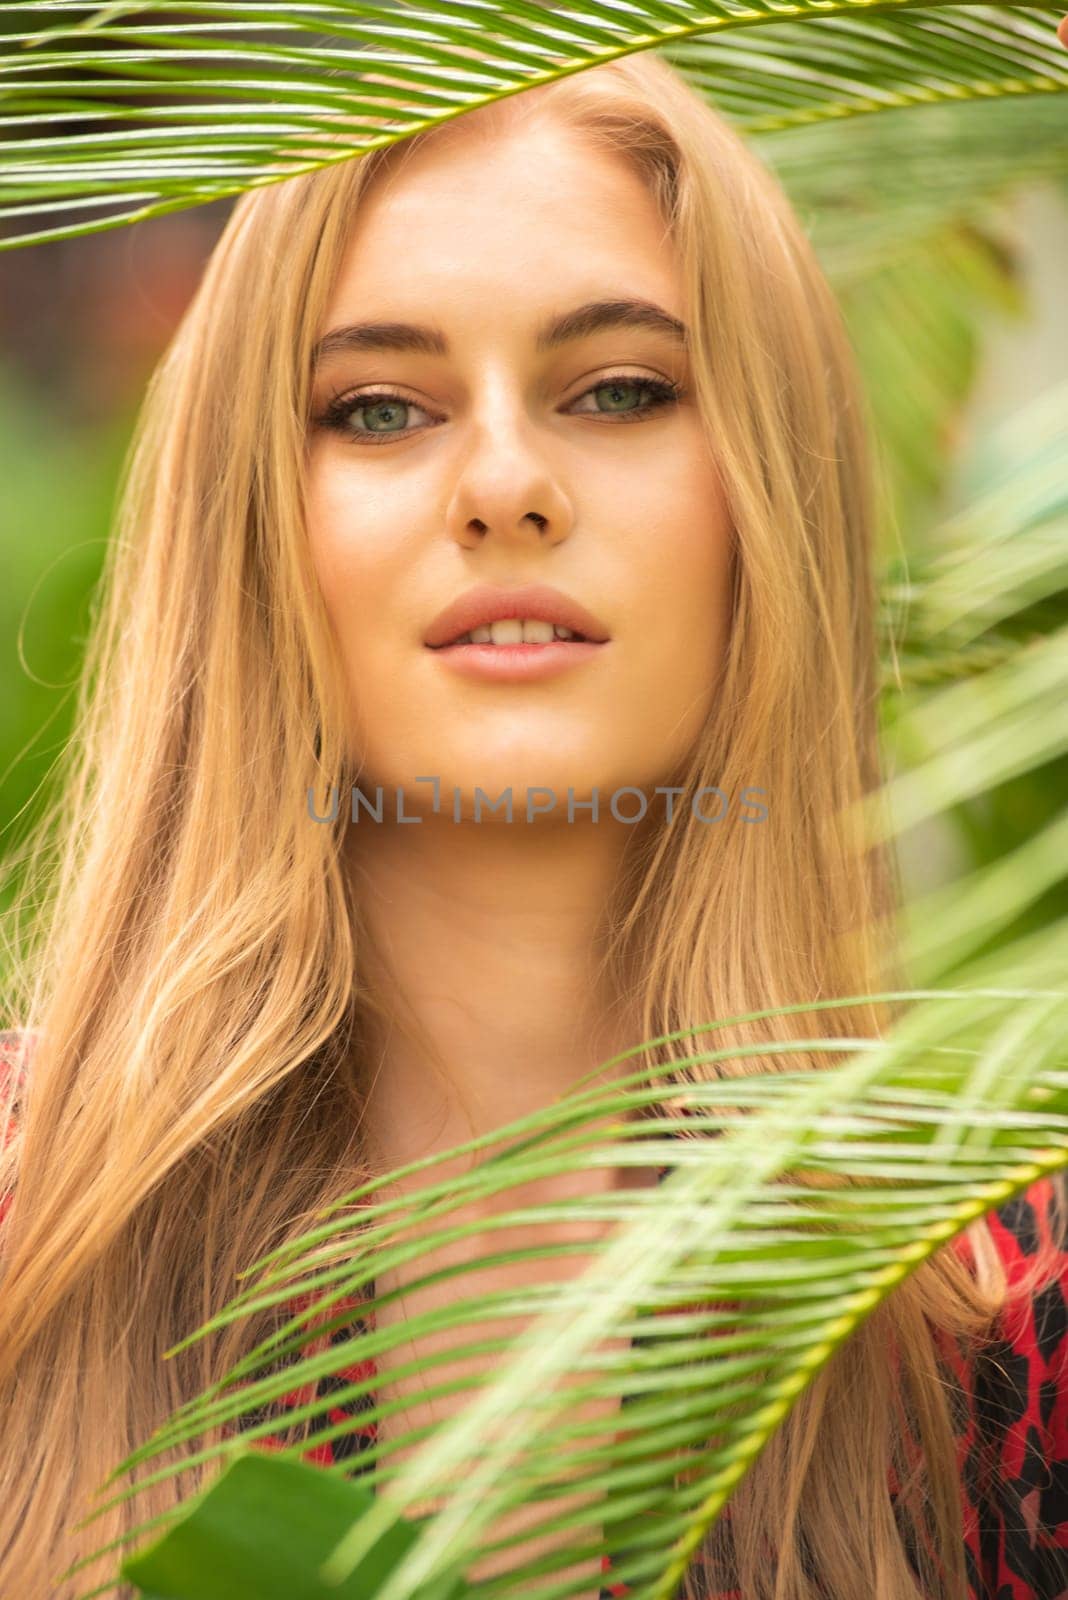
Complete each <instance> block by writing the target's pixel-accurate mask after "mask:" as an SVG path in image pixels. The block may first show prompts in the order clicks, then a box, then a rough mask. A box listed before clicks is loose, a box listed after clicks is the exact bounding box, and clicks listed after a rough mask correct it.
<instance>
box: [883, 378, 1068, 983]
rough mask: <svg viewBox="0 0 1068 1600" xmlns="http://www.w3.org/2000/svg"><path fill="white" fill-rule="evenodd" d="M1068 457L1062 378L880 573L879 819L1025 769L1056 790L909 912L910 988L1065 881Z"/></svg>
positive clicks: (898, 825) (982, 448) (975, 793)
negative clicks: (921, 541) (885, 772)
mask: <svg viewBox="0 0 1068 1600" xmlns="http://www.w3.org/2000/svg"><path fill="white" fill-rule="evenodd" d="M1066 461H1068V385H1065V384H1061V385H1059V386H1057V387H1055V388H1054V389H1053V390H1052V391H1050V392H1049V393H1048V394H1044V395H1040V396H1038V397H1037V398H1036V399H1035V400H1033V401H1032V402H1031V403H1030V404H1029V405H1028V406H1026V407H1024V408H1023V409H1022V410H1021V411H1020V412H1019V413H1018V414H1017V415H1016V416H1013V417H1012V418H1010V419H1008V420H1007V421H1004V422H1002V423H1001V425H1000V426H999V427H998V428H996V429H992V430H989V431H987V432H986V433H985V434H984V435H983V436H982V437H980V438H979V439H978V440H977V441H976V444H975V448H974V451H973V454H972V456H971V458H970V459H969V460H967V461H966V462H965V463H964V464H963V470H962V472H961V479H962V484H961V488H962V492H963V493H964V494H966V495H967V504H966V507H965V508H964V509H963V510H961V511H959V512H957V513H956V514H955V515H954V516H952V517H949V518H945V519H943V521H942V522H941V523H940V524H939V525H938V527H937V529H936V530H935V533H934V535H933V537H932V538H931V539H930V541H929V543H928V546H927V548H926V549H925V550H922V551H921V552H920V553H918V554H917V555H915V556H912V557H910V558H909V559H908V560H907V561H905V562H901V563H898V564H897V565H896V566H895V567H892V568H891V569H890V570H889V571H888V572H887V573H886V575H885V577H884V581H883V585H882V598H883V617H882V628H883V636H884V641H885V643H884V656H885V657H886V658H887V661H886V684H885V688H886V693H885V695H884V718H883V721H884V734H885V742H886V746H887V750H888V754H889V759H890V762H891V763H892V764H893V765H894V766H895V767H896V768H897V769H898V776H897V777H895V778H894V779H893V780H892V781H891V782H890V783H889V784H888V785H887V787H886V789H885V790H884V795H886V796H887V797H888V799H889V805H888V807H887V816H886V817H885V818H884V821H886V820H889V821H890V823H891V825H892V826H893V828H894V831H895V832H900V831H902V830H904V829H907V828H911V827H915V826H917V825H918V824H920V823H923V822H926V821H929V820H930V819H932V818H935V817H939V816H941V815H943V814H945V813H950V812H953V811H954V808H958V814H959V808H960V807H961V806H962V804H964V803H966V802H971V803H974V802H976V801H978V800H982V799H984V798H985V797H987V796H989V795H990V794H991V793H993V792H997V791H998V790H999V788H1000V787H1001V786H1003V785H1005V784H1006V783H1007V782H1008V781H1009V780H1010V779H1017V778H1019V777H1020V776H1021V774H1028V775H1030V776H1032V778H1033V779H1034V781H1035V783H1036V785H1037V786H1038V788H1039V791H1040V792H1043V793H1045V794H1046V795H1048V797H1049V798H1048V801H1047V807H1048V809H1049V811H1050V814H1049V815H1048V816H1047V817H1046V819H1045V820H1044V821H1043V822H1042V823H1041V824H1040V825H1039V826H1038V827H1036V828H1035V829H1034V831H1033V832H1032V834H1031V835H1030V836H1029V837H1027V838H1025V839H1024V841H1023V843H1015V842H1014V843H1013V844H1012V846H1011V847H1010V848H1009V849H1008V850H1007V851H1005V852H1004V853H1003V854H1002V855H1000V856H998V857H997V858H995V859H994V860H992V861H990V862H987V863H984V864H983V865H981V866H979V867H978V868H976V869H975V870H974V871H972V872H970V873H968V874H966V875H965V876H964V877H963V878H961V879H958V880H955V881H953V882H950V883H947V884H944V885H942V886H941V887H939V888H936V889H934V890H933V891H930V892H927V893H924V894H923V895H921V896H920V897H919V898H917V899H914V900H913V901H912V902H911V903H910V904H909V905H908V906H907V908H906V913H905V924H904V929H903V931H904V933H905V935H906V945H907V950H908V957H909V962H910V973H911V976H912V978H913V981H918V982H921V983H931V982H936V981H944V979H945V977H946V974H947V973H950V972H952V971H953V969H954V968H956V967H959V966H960V964H961V963H962V962H964V961H966V960H967V959H969V958H971V957H972V956H974V955H975V954H976V953H977V952H979V951H980V950H981V949H982V948H983V946H984V945H986V944H988V943H989V942H990V941H991V940H992V939H995V938H997V937H999V936H1001V935H1003V934H1004V933H1005V932H1006V930H1011V929H1013V928H1014V927H1016V926H1017V925H1019V924H1020V923H1021V921H1023V920H1026V918H1027V917H1028V916H1030V915H1032V914H1034V911H1035V908H1036V907H1037V906H1038V904H1039V903H1040V902H1041V901H1042V900H1043V899H1044V898H1045V899H1048V897H1049V896H1050V895H1051V894H1054V893H1055V892H1056V891H1058V890H1059V889H1063V887H1064V885H1065V884H1066V882H1068V848H1066V844H1068V804H1066V798H1068V796H1066V791H1065V787H1064V783H1063V781H1061V780H1060V779H1059V777H1058V774H1063V772H1064V770H1065V766H1066V761H1065V758H1066V755H1068V727H1066V722H1065V717H1064V711H1063V708H1064V705H1065V704H1066V703H1068V474H1066V471H1065V462H1066ZM891 657H894V658H896V659H893V660H892V659H890V658H891ZM872 822H873V827H875V828H877V827H878V826H879V824H878V822H877V821H876V819H875V818H874V817H873V819H872Z"/></svg>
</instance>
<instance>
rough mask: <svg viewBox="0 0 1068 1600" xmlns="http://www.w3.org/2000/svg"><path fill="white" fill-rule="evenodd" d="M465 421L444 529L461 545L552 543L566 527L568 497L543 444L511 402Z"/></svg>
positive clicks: (570, 518)
mask: <svg viewBox="0 0 1068 1600" xmlns="http://www.w3.org/2000/svg"><path fill="white" fill-rule="evenodd" d="M509 406H510V408H511V411H512V415H511V416H503V417H502V411H506V410H507V409H509V408H508V407H505V406H501V405H498V407H497V408H496V415H495V416H494V417H493V418H489V417H485V416H484V417H478V418H474V419H472V421H471V423H470V437H469V438H468V439H467V440H466V441H465V446H466V448H465V449H464V451H463V456H462V460H461V463H460V466H459V468H458V469H457V472H456V481H455V483H454V485H453V490H452V494H451V496H450V499H449V505H448V510H447V513H446V530H447V532H448V534H449V536H450V538H453V539H455V540H456V541H457V543H459V544H462V545H464V546H466V547H471V546H474V545H476V544H480V543H482V542H483V541H485V540H486V539H497V540H503V541H505V542H512V543H518V544H541V545H551V544H558V543H559V542H560V541H561V540H562V539H566V538H567V536H568V534H569V533H570V532H571V527H572V523H573V520H574V516H573V511H572V506H571V501H570V497H569V496H568V494H567V492H566V490H565V488H564V486H563V484H562V483H561V481H560V476H559V472H558V470H557V468H556V466H555V465H554V463H553V461H552V460H551V458H550V454H549V451H548V449H547V443H546V441H545V440H544V438H540V437H539V436H538V432H537V428H536V425H535V423H534V422H533V421H532V420H531V419H530V417H529V415H527V414H525V413H521V412H520V409H519V407H518V404H517V402H515V401H514V400H513V401H511V402H510V403H509Z"/></svg>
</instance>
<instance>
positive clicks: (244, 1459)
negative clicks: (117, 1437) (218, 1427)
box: [123, 1455, 463, 1600]
mask: <svg viewBox="0 0 1068 1600" xmlns="http://www.w3.org/2000/svg"><path fill="white" fill-rule="evenodd" d="M373 1503H374V1497H373V1495H372V1494H371V1491H370V1490H369V1489H367V1488H364V1487H363V1486H362V1485H360V1484H356V1483H348V1482H342V1481H341V1480H340V1479H338V1478H327V1477H325V1476H324V1474H323V1473H321V1472H318V1471H317V1470H316V1469H315V1468H314V1467H309V1466H303V1465H302V1464H301V1463H299V1462H293V1461H274V1460H271V1459H269V1458H267V1457H264V1456H257V1455H243V1456H241V1457H239V1458H238V1459H237V1460H236V1461H234V1462H233V1464H232V1465H231V1466H230V1467H229V1468H228V1469H227V1470H226V1472H224V1473H223V1474H222V1476H221V1477H220V1478H219V1479H218V1481H217V1482H216V1483H215V1484H214V1486H213V1487H212V1489H211V1491H210V1493H209V1494H207V1495H205V1496H204V1497H203V1498H202V1499H201V1500H200V1501H199V1503H198V1504H197V1505H196V1506H195V1508H194V1509H193V1511H192V1512H191V1513H190V1514H189V1515H188V1516H187V1517H185V1518H183V1520H182V1521H181V1522H179V1523H178V1524H177V1525H176V1526H175V1527H173V1528H172V1529H171V1530H170V1531H169V1532H168V1533H167V1534H165V1535H164V1537H163V1538H162V1539H161V1540H160V1541H159V1542H158V1543H157V1544H155V1545H154V1546H153V1547H152V1548H151V1549H150V1550H147V1551H145V1552H144V1553H142V1554H141V1555H138V1556H135V1557H132V1558H131V1559H130V1560H129V1561H128V1562H127V1563H126V1564H125V1566H124V1568H123V1576H124V1577H125V1578H127V1579H128V1580H130V1581H131V1582H133V1583H137V1584H139V1585H140V1586H141V1588H142V1589H143V1590H145V1591H146V1594H145V1600H367V1597H369V1596H372V1595H374V1594H376V1593H377V1591H378V1589H379V1588H380V1586H381V1585H382V1583H383V1582H384V1581H385V1579H386V1577H387V1576H388V1575H389V1573H390V1572H391V1571H392V1569H393V1567H394V1566H395V1565H396V1564H397V1562H398V1561H399V1559H400V1557H401V1556H402V1555H403V1554H404V1552H405V1551H406V1550H407V1549H409V1548H410V1546H411V1545H412V1544H413V1543H414V1541H415V1539H416V1537H417V1531H418V1524H417V1523H406V1522H397V1523H395V1524H394V1525H393V1527H391V1528H388V1529H387V1530H386V1532H385V1533H384V1534H383V1536H382V1538H381V1540H380V1541H379V1543H378V1544H377V1545H375V1547H374V1549H373V1550H371V1551H369V1552H368V1555H367V1557H366V1558H365V1559H364V1560H363V1561H362V1562H361V1563H360V1565H359V1567H358V1568H357V1569H355V1570H354V1571H353V1573H352V1574H351V1576H350V1577H348V1578H347V1579H346V1580H345V1581H344V1582H343V1583H342V1584H340V1585H336V1584H332V1585H330V1587H327V1586H325V1585H324V1584H323V1583H322V1582H321V1581H320V1580H319V1579H318V1577H317V1576H316V1569H317V1566H318V1563H319V1561H320V1560H321V1559H322V1556H323V1554H324V1553H325V1552H326V1551H328V1550H329V1549H330V1548H331V1546H332V1544H333V1543H334V1542H335V1541H336V1540H337V1539H338V1538H339V1537H340V1536H341V1534H342V1533H343V1532H344V1530H345V1529H346V1528H347V1527H348V1526H349V1525H350V1524H351V1523H352V1522H353V1521H354V1520H356V1519H357V1518H359V1517H361V1516H362V1515H363V1514H364V1512H365V1511H367V1510H368V1508H369V1507H370V1506H371V1505H372V1504H373ZM462 1592H463V1583H462V1580H461V1579H455V1580H452V1581H444V1582H439V1583H434V1584H431V1585H428V1587H427V1588H426V1590H425V1591H424V1592H423V1594H422V1597H421V1600H454V1597H455V1596H457V1595H459V1594H461V1593H462Z"/></svg>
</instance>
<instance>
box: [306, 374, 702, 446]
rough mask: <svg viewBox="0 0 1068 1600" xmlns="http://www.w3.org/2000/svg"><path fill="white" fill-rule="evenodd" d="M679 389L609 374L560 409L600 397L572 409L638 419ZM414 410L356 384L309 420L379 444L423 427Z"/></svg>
mask: <svg viewBox="0 0 1068 1600" xmlns="http://www.w3.org/2000/svg"><path fill="white" fill-rule="evenodd" d="M683 393H684V391H683V389H682V387H681V386H680V385H679V384H677V383H672V382H670V381H668V380H667V379H663V378H637V377H634V376H633V375H632V374H629V373H614V374H612V375H611V376H609V377H607V378H601V379H600V380H599V381H598V382H597V383H595V384H592V385H591V386H590V388H588V389H586V390H584V391H583V393H582V394H580V395H578V396H577V397H576V399H574V400H572V401H571V402H570V403H569V405H568V406H567V407H566V408H565V409H566V410H567V411H574V410H575V407H577V406H578V405H579V402H580V401H582V400H586V399H588V398H590V397H591V396H593V397H597V398H600V397H603V398H604V401H605V403H604V404H603V405H600V404H596V403H595V404H594V406H593V407H592V409H587V410H580V411H577V412H576V413H575V414H576V415H578V416H596V417H598V419H601V418H605V417H610V418H613V419H618V420H620V421H624V422H630V421H640V420H641V419H642V418H644V417H647V416H649V415H650V414H651V413H652V412H654V411H659V410H660V409H661V408H662V407H664V406H670V405H674V404H676V403H677V402H678V401H679V400H680V399H681V398H682V396H683ZM635 402H636V403H635ZM413 412H422V414H423V416H424V417H430V415H431V414H430V412H429V411H427V409H426V408H425V407H424V406H421V405H419V404H417V402H416V401H414V400H409V399H408V398H407V397H406V396H405V395H403V394H398V393H395V392H394V391H393V390H391V389H390V390H385V389H357V390H349V391H347V392H344V393H342V394H339V395H335V397H334V398H333V399H332V400H331V401H330V403H329V404H328V405H327V407H326V409H325V410H324V411H323V412H322V414H321V415H320V416H318V417H316V418H315V419H314V420H315V422H316V423H317V424H318V425H319V426H320V427H323V428H328V429H330V430H331V431H332V432H335V433H339V434H342V435H344V436H345V437H347V438H348V439H350V440H353V441H355V442H357V443H359V444H371V445H378V444H388V443H389V442H390V440H391V439H398V438H409V437H410V436H411V435H412V434H413V433H420V432H422V431H423V430H424V429H425V428H426V426H427V424H426V423H423V424H422V425H421V426H417V427H414V428H411V427H407V426H406V423H407V422H408V421H409V420H410V417H411V414H412V413H413ZM357 419H359V420H357ZM437 420H440V419H437ZM436 425H437V422H436V421H435V420H434V419H433V418H432V419H431V421H430V423H429V426H430V427H435V426H436Z"/></svg>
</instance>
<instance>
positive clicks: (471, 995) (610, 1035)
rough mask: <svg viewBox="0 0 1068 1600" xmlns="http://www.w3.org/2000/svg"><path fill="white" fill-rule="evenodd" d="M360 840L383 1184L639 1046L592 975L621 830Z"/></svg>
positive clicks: (424, 832)
mask: <svg viewBox="0 0 1068 1600" xmlns="http://www.w3.org/2000/svg"><path fill="white" fill-rule="evenodd" d="M358 827H359V825H357V828H353V829H352V830H350V833H349V836H348V839H349V844H348V862H349V866H350V868H351V869H352V870H353V871H354V872H356V874H357V877H358V881H359V888H358V900H359V904H360V907H361V920H362V922H363V925H364V927H365V928H366V930H367V933H368V935H369V938H370V941H371V944H372V946H373V950H374V957H373V963H371V964H368V970H370V971H372V972H373V974H374V977H373V979H372V980H371V981H372V985H373V989H374V993H375V998H376V1002H377V1008H378V1009H379V1010H380V1012H381V1013H382V1014H383V1015H384V1016H385V1017H386V1018H388V1019H389V1022H388V1023H383V1022H381V1021H380V1020H379V1018H378V1017H377V1016H374V1017H372V1020H371V1022H370V1026H369V1029H368V1037H369V1043H370V1060H369V1061H368V1063H367V1072H368V1079H369V1081H368V1099H367V1105H366V1112H365V1117H364V1123H363V1127H364V1133H365V1137H366V1139H367V1141H368V1143H369V1147H370V1148H372V1149H373V1150H375V1151H377V1152H378V1159H380V1160H381V1161H382V1162H383V1163H384V1166H385V1167H386V1168H387V1169H388V1168H393V1167H396V1166H399V1165H402V1164H403V1163H405V1162H407V1161H412V1160H418V1159H420V1158H421V1157H423V1156H427V1155H430V1154H433V1153H435V1152H438V1151H441V1150H444V1149H447V1148H449V1147H451V1146H453V1145H455V1144H459V1143H462V1142H464V1141H466V1140H468V1139H470V1138H472V1137H476V1136H477V1135H479V1134H483V1133H487V1132H490V1131H492V1130H494V1129H496V1128H499V1127H501V1126H502V1125H504V1124H506V1123H509V1122H511V1121H512V1120H513V1119H515V1118H517V1117H520V1116H523V1115H526V1114H528V1113H530V1112H533V1111H535V1110H537V1109H539V1108H540V1107H542V1106H545V1105H548V1104H549V1103H550V1102H552V1101H554V1100H556V1099H557V1098H559V1097H560V1096H561V1095H563V1094H565V1093H566V1092H567V1090H568V1089H569V1088H571V1086H572V1085H573V1084H574V1083H575V1082H576V1081H577V1080H578V1079H579V1078H581V1077H584V1076H585V1075H586V1074H588V1073H590V1072H591V1071H592V1070H593V1069H594V1068H596V1067H597V1066H598V1065H599V1064H600V1063H601V1062H603V1061H604V1060H606V1059H607V1058H608V1057H610V1056H612V1055H615V1054H616V1053H617V1052H618V1051H620V1050H623V1049H625V1048H627V1046H628V1045H631V1044H634V1043H636V1042H637V1037H638V1036H637V1035H636V1034H634V1033H633V1031H632V1030H633V1019H626V1018H625V1015H624V1008H622V1007H620V1006H619V1005H618V1004H617V1003H616V999H617V997H615V996H613V995H611V994H607V993H605V992H604V984H603V982H601V981H600V980H599V978H598V973H597V966H598V962H599V958H600V954H601V948H602V946H601V941H602V938H603V934H604V931H605V916H606V910H607V908H608V906H609V904H610V902H611V898H612V894H613V889H614V887H615V884H616V882H617V878H618V874H619V871H620V867H621V863H622V856H623V851H624V849H625V848H626V846H627V842H628V836H627V834H626V833H625V832H624V830H623V829H621V828H620V827H619V826H618V825H616V826H613V825H608V826H605V825H603V824H601V823H598V824H593V823H588V824H587V825H585V826H579V825H574V824H572V825H568V824H562V825H559V826H553V827H552V828H549V827H534V826H527V825H525V824H522V823H514V824H507V823H504V822H498V823H494V824H486V823H482V824H474V823H465V824H462V825H457V824H453V823H451V822H450V821H448V820H447V819H442V818H440V817H427V818H426V819H425V820H424V821H423V822H422V823H421V824H418V825H414V826H412V825H399V826H398V825H394V826H382V825H379V824H375V825H373V826H367V827H366V828H364V830H363V831H362V832H358ZM365 954H366V952H365ZM406 1019H407V1021H406ZM413 1025H414V1026H413ZM421 1040H422V1042H421ZM427 1044H429V1045H430V1047H431V1048H430V1049H429V1050H428V1048H427ZM435 1054H436V1055H437V1056H438V1058H439V1059H440V1062H441V1067H442V1071H439V1070H437V1069H436V1068H435V1065H434V1061H433V1056H434V1055H435ZM619 1070H621V1069H619ZM442 1073H444V1077H443V1075H442ZM465 1108H466V1112H467V1115H466V1116H465Z"/></svg>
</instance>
